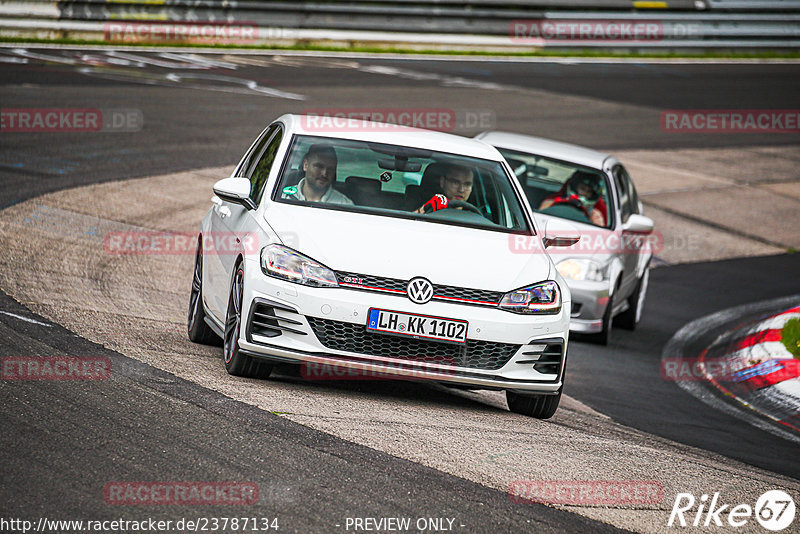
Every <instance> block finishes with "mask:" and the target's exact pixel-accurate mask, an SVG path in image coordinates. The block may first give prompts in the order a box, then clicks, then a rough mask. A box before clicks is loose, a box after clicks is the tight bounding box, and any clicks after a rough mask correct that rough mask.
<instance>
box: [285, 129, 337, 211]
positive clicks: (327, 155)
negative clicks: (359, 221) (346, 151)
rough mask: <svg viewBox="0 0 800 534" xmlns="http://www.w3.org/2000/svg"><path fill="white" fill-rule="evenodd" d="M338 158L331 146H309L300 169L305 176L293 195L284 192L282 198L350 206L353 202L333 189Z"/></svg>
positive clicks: (320, 144)
mask: <svg viewBox="0 0 800 534" xmlns="http://www.w3.org/2000/svg"><path fill="white" fill-rule="evenodd" d="M337 163H338V158H337V157H336V151H335V150H334V149H333V147H332V146H331V145H327V144H322V143H319V144H316V145H311V147H310V148H309V149H308V152H306V155H305V156H304V157H303V163H302V168H303V172H304V173H305V176H304V177H303V179H302V180H300V182H299V183H298V184H297V187H296V188H295V189H296V191H294V192H293V193H286V192H284V194H283V198H294V199H297V200H306V201H309V202H326V203H329V204H345V205H352V204H353V201H352V200H350V199H349V198H347V196H346V195H344V194H342V193H340V192H339V191H337V190H336V189H334V188H333V183H334V182H336V165H337Z"/></svg>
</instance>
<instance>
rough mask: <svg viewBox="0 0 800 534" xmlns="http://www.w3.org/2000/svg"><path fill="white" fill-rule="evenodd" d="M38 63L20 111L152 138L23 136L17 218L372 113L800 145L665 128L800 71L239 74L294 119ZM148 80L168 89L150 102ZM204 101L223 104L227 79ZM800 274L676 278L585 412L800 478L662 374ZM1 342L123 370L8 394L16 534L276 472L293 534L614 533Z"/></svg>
mask: <svg viewBox="0 0 800 534" xmlns="http://www.w3.org/2000/svg"><path fill="white" fill-rule="evenodd" d="M42 53H47V54H50V55H52V56H56V57H67V58H74V55H70V54H66V55H65V54H64V53H61V52H42ZM6 56H7V57H25V56H23V55H19V54H17V55H16V56H14V55H12V54H6ZM145 56H146V54H145ZM27 59H29V61H28V62H27V63H5V64H4V63H0V83H1V84H2V89H0V91H2V102H3V107H14V108H34V107H40V108H41V107H48V108H51V107H52V108H65V107H66V108H82V107H87V108H102V109H109V108H117V109H119V108H136V109H138V110H140V111H141V112H142V115H143V117H144V120H145V127H144V129H143V130H142V131H141V132H138V133H122V132H109V133H105V132H101V133H80V134H78V133H74V134H66V133H49V134H48V133H16V134H10V133H3V134H2V152H0V207H7V206H9V205H13V204H16V203H18V202H21V201H23V200H26V199H29V198H33V197H36V196H38V195H41V194H43V193H46V192H50V191H55V190H60V189H65V188H71V187H75V186H79V185H86V184H90V183H95V182H100V181H109V180H120V179H128V178H134V177H140V176H150V175H156V174H165V173H168V172H173V171H179V170H188V169H195V168H206V167H212V166H221V165H229V164H232V163H233V162H234V161H235V160H237V159H238V158H239V156H240V155H241V153H242V152H243V151H244V149H245V148H246V146H247V145H248V143H249V142H250V140H251V139H252V138H253V137H254V135H255V134H256V133H257V132H258V131H259V130H260V129H261V128H262V127H263V125H264V124H266V123H267V122H268V121H269V120H271V119H272V118H274V117H275V116H277V115H279V114H281V113H283V112H287V111H302V110H303V109H306V108H309V107H326V106H331V107H333V106H342V107H354V105H353V102H357V103H358V104H359V105H362V106H364V105H372V103H373V102H374V105H375V106H376V107H386V106H389V105H391V106H393V107H397V106H408V107H419V106H420V105H421V104H420V102H424V105H425V106H436V105H437V103H441V104H439V105H445V104H444V103H447V105H449V106H451V107H453V108H461V109H484V110H486V109H490V110H492V112H493V114H494V121H495V124H494V125H493V126H496V127H498V128H502V129H507V130H513V131H521V132H526V133H532V134H538V135H547V136H550V137H555V138H559V139H563V140H566V141H572V142H577V143H583V144H589V145H592V146H594V147H597V148H601V149H608V150H613V149H615V148H623V147H624V148H665V147H670V148H681V147H687V148H697V147H700V146H737V145H741V146H751V145H753V144H761V143H763V144H764V145H781V144H797V143H798V136H797V135H785V134H784V135H762V136H758V137H756V138H754V137H753V136H737V135H730V136H702V135H690V134H685V135H680V136H675V135H666V134H665V133H664V132H662V131H660V130H659V128H658V114H659V112H660V111H662V110H664V109H674V108H703V109H726V108H734V107H735V108H739V109H763V108H772V109H788V108H791V107H792V105H793V103H795V102H796V95H797V94H798V93H800V76H798V73H800V72H799V71H800V68H799V67H798V66H797V65H776V64H768V65H757V64H747V65H714V66H708V65H657V64H622V65H620V64H589V65H583V64H570V63H569V62H565V63H558V62H556V63H531V64H519V63H486V62H480V61H472V62H452V61H446V62H433V61H422V62H418V61H409V60H396V61H394V60H364V59H363V58H362V59H358V62H359V63H360V64H362V65H364V64H368V65H370V66H376V67H379V69H378V70H380V69H384V70H383V71H381V72H376V71H375V69H373V70H372V71H370V70H369V69H367V70H366V71H365V70H364V69H363V68H353V67H352V66H349V67H348V66H344V67H338V68H332V67H331V66H330V60H324V59H311V60H308V59H306V60H303V61H301V62H299V65H298V64H297V63H295V64H287V63H286V61H271V62H268V64H265V65H252V66H240V67H241V68H239V69H237V70H236V73H235V74H231V73H230V72H229V71H225V70H224V69H215V70H214V71H213V72H215V73H218V74H219V75H220V76H221V75H225V76H240V77H244V78H247V79H250V80H254V81H256V82H257V83H258V84H259V85H263V86H269V87H274V88H278V89H280V90H283V91H290V92H295V93H297V94H304V95H306V96H307V100H305V101H294V100H288V99H284V98H271V97H264V95H259V94H252V93H247V92H244V93H238V92H236V93H232V92H226V91H221V90H209V89H208V88H199V87H196V86H195V87H193V88H188V87H185V86H184V87H181V84H171V85H170V84H169V83H166V82H163V79H162V78H158V80H157V82H154V81H153V79H154V78H155V77H157V76H161V74H160V73H161V71H163V70H164V69H161V68H160V67H157V66H153V65H147V66H143V67H139V68H137V69H127V70H126V72H124V73H121V72H117V71H116V70H114V71H113V72H112V70H113V69H112V68H111V67H109V66H108V65H105V66H101V67H97V66H96V65H95V66H94V67H90V68H95V69H98V71H93V72H92V73H91V75H87V74H86V73H81V72H78V70H79V69H80V68H87V62H86V60H81V61H74V62H73V63H72V64H70V63H69V62H60V63H59V62H57V61H43V60H40V59H34V58H27ZM339 61H340V62H345V60H339ZM326 62H327V64H326ZM386 68H389V69H394V74H392V73H391V72H392V71H388V73H387V71H386V70H385V69H386ZM132 72H133V73H134V74H131V73H132ZM143 73H144V74H145V75H147V76H149V78H148V79H149V80H150V81H149V82H146V83H142V80H141V78H142V76H143ZM409 73H411V74H409ZM100 76H103V77H100ZM134 76H135V77H138V78H139V80H138V81H134V80H133V79H132V77H134ZM110 78H114V79H110ZM464 80H466V82H464ZM151 82H152V83H151ZM182 83H183V84H184V85H185V84H186V82H185V81H183V82H182ZM193 83H195V84H196V85H202V84H206V85H215V86H219V85H220V81H219V79H217V80H210V79H206V80H203V81H202V83H201V82H198V80H197V79H195V80H194V82H193ZM480 84H500V85H501V86H503V87H504V88H505V89H504V90H506V91H508V92H509V93H514V91H515V90H516V88H525V89H530V88H533V89H537V90H541V91H542V95H543V100H542V101H541V102H531V103H530V104H529V105H530V113H529V114H523V113H519V110H518V109H514V105H513V104H505V103H504V102H503V101H502V100H498V99H494V98H493V97H492V95H493V94H494V93H495V91H497V90H496V89H493V88H492V87H491V86H481V85H480ZM226 85H230V84H226ZM698 88H700V89H698ZM570 95H573V96H581V97H590V98H591V99H592V101H594V102H596V109H579V110H573V109H570V105H569V102H568V101H567V100H568V97H569V96H570ZM423 96H424V97H425V98H426V100H424V101H423V100H421V97H423ZM545 98H547V99H549V100H544V99H545ZM616 102H623V103H633V104H635V105H637V106H641V107H642V109H643V112H642V113H643V116H646V117H647V120H632V119H631V117H630V116H629V115H626V114H615V113H614V109H613V104H614V103H616ZM463 133H475V131H469V130H468V129H467V131H465V132H463ZM89 201H91V199H87V202H89ZM132 201H133V200H132ZM53 246H58V244H57V243H54V244H53ZM37 268H40V267H39V266H31V269H37ZM798 272H800V258H798V256H797V255H784V256H774V257H763V258H750V259H741V260H729V261H723V262H715V263H701V264H687V265H678V266H667V267H660V268H658V269H655V270H654V271H653V273H652V277H651V287H650V294H649V298H648V306H647V309H646V314H645V319H644V321H643V322H642V323H641V325H640V327H639V328H638V329H637V331H636V332H633V333H628V332H618V333H617V335H615V337H614V341H613V342H612V344H611V345H610V346H609V347H597V346H594V345H588V344H585V343H581V342H576V343H573V344H572V345H571V348H570V364H569V374H568V379H567V384H566V387H565V392H566V393H567V394H568V395H570V396H572V397H574V398H576V399H578V400H580V401H582V402H584V403H586V404H587V405H589V406H590V407H592V408H594V409H595V410H597V411H599V412H602V413H604V414H607V415H609V416H610V417H612V418H613V419H615V420H617V421H619V422H621V423H623V424H626V425H629V426H631V427H634V428H637V429H641V430H644V431H646V432H650V433H653V434H656V435H659V436H663V437H666V438H669V439H672V440H674V441H677V442H681V443H685V444H689V445H693V446H697V447H700V448H703V449H706V450H709V451H712V452H716V453H719V454H722V455H725V456H728V457H731V458H734V459H737V460H740V461H743V462H745V463H748V464H751V465H754V466H758V467H762V468H764V469H767V470H770V471H773V472H775V473H779V474H782V475H786V476H791V477H794V478H797V479H800V464H799V463H798V462H796V461H793V460H792V458H796V452H797V445H796V444H793V443H791V442H788V441H785V440H781V439H779V438H776V437H775V436H773V435H771V434H768V433H765V432H763V431H761V430H757V429H755V428H753V427H750V426H747V425H742V424H741V422H740V421H738V420H736V419H734V418H731V417H729V416H726V415H724V414H721V413H719V412H717V411H714V410H712V409H711V408H709V407H707V406H706V405H705V404H703V403H701V402H700V401H698V400H696V399H694V398H693V397H690V396H688V395H686V394H685V393H684V392H682V391H681V390H680V389H679V388H678V387H677V386H676V385H675V384H672V383H669V382H665V381H663V380H662V379H661V378H660V376H659V373H658V360H659V358H660V355H661V348H662V347H663V346H664V344H665V343H666V342H667V340H668V339H669V338H670V337H671V336H672V335H673V334H674V333H675V332H676V331H677V330H678V329H679V328H680V327H681V326H682V325H684V324H685V323H687V322H689V321H691V320H693V319H696V318H698V317H702V316H704V315H707V314H709V313H713V312H716V311H719V310H722V309H725V308H729V307H732V306H737V305H740V304H745V303H749V302H754V301H760V300H764V299H768V298H776V297H781V296H785V295H790V294H796V293H800V281H799V280H798V277H797V273H798ZM0 310H1V311H4V312H9V313H13V314H17V315H21V316H23V317H26V318H33V319H36V317H35V316H34V315H33V314H31V313H30V312H29V311H28V310H27V309H26V308H25V307H24V306H23V305H21V304H19V303H17V302H15V301H13V300H12V299H10V298H9V297H7V296H6V295H0ZM39 320H41V318H39ZM42 322H44V323H47V321H43V320H42ZM0 330H2V335H0V354H3V355H44V354H54V353H55V354H84V355H90V354H91V355H104V354H108V355H110V357H111V358H112V359H113V364H114V369H115V379H114V380H112V381H109V382H107V383H104V384H102V385H101V386H100V387H99V388H92V389H91V390H88V389H86V388H82V387H80V385H79V384H78V385H76V384H71V383H63V384H57V385H56V386H55V387H53V388H50V389H49V390H48V391H47V393H46V394H44V395H42V394H41V393H40V391H41V390H40V389H39V388H37V385H36V384H35V383H16V384H9V383H6V382H0V395H2V398H3V401H2V405H3V413H2V416H0V417H2V427H3V428H4V429H6V430H5V431H4V432H3V433H2V437H0V440H1V442H2V445H3V447H2V451H3V452H2V453H0V455H2V462H3V468H2V471H3V480H4V483H3V484H2V486H0V499H1V501H0V502H2V503H3V504H2V505H0V511H1V512H2V514H3V516H4V517H9V516H11V517H33V516H40V515H45V516H47V515H48V514H49V515H50V516H51V517H54V516H61V517H65V516H70V515H72V516H78V515H84V516H86V514H91V518H92V519H95V518H97V519H103V518H106V517H107V518H112V517H118V516H120V515H122V516H123V517H124V516H126V515H128V516H136V515H137V514H138V515H141V514H140V513H139V512H138V511H136V510H134V511H130V510H123V511H120V510H118V509H114V508H111V507H104V506H103V503H102V500H100V499H99V498H98V488H102V486H103V485H104V484H105V483H106V482H108V481H109V480H114V479H115V478H119V477H120V471H121V470H122V471H123V472H124V473H125V479H126V480H176V479H181V480H209V479H210V480H241V479H242V478H243V474H246V473H258V477H256V479H255V481H256V482H259V487H260V488H261V492H262V494H267V495H269V496H270V499H269V500H270V502H271V503H280V506H277V505H276V506H275V507H274V508H273V509H264V510H260V514H259V515H261V516H268V515H270V514H271V515H273V516H278V517H281V516H284V517H286V516H289V517H291V521H288V522H287V526H286V528H287V529H288V530H312V531H320V530H322V531H330V530H334V529H335V524H336V523H339V522H341V521H343V520H344V518H345V517H348V516H374V517H380V516H391V515H400V514H405V515H413V516H431V517H455V518H456V519H457V521H458V522H460V523H461V524H463V525H464V527H463V528H464V531H471V532H477V531H489V530H500V531H512V530H531V531H537V532H538V531H547V530H552V531H561V530H567V531H573V532H578V531H590V530H591V531H599V530H603V529H606V530H612V528H611V527H608V526H607V525H604V524H601V523H597V522H592V521H590V520H588V519H585V518H582V517H580V516H577V515H574V514H570V513H567V512H563V511H559V510H554V509H552V508H549V507H545V506H534V505H531V506H526V507H520V506H518V505H514V504H513V503H511V502H510V501H509V499H508V497H507V495H505V494H504V493H502V492H498V491H495V490H491V489H487V488H485V487H482V486H480V485H477V484H474V483H471V482H467V481H464V480H461V479H459V478H456V477H453V476H450V475H446V474H443V473H440V472H437V471H435V470H433V469H430V468H427V467H423V466H420V465H418V464H415V463H413V462H408V461H404V460H399V459H397V458H394V457H391V456H389V455H387V454H384V453H381V452H377V451H374V450H372V449H368V448H365V447H361V446H358V445H353V444H351V443H348V442H345V441H342V440H339V439H337V438H334V437H331V436H329V435H327V434H323V433H320V432H316V431H313V430H310V429H308V428H306V427H303V426H301V425H298V424H295V423H291V422H289V421H285V420H282V419H280V418H278V417H276V416H274V415H272V414H269V413H265V412H263V411H260V410H257V409H256V408H253V407H250V406H247V405H244V404H242V403H238V402H236V401H233V400H231V399H228V398H226V397H224V396H222V395H220V394H217V393H214V392H211V391H209V390H206V389H204V388H201V387H199V386H197V385H194V384H192V383H190V382H186V381H183V380H181V379H177V378H175V377H173V376H171V375H168V374H166V373H163V372H161V371H158V370H155V369H153V368H150V367H148V366H146V365H144V364H142V363H139V362H136V361H133V360H130V359H128V358H126V357H124V356H121V355H116V354H109V351H106V350H105V349H103V348H102V347H100V346H97V345H94V344H91V343H89V342H87V341H85V340H83V339H81V338H79V337H77V336H75V335H74V334H71V333H70V332H68V331H66V330H64V329H62V328H60V327H59V326H58V325H48V326H44V325H40V324H35V323H31V322H27V321H24V320H21V319H19V318H17V317H14V316H11V315H8V314H0ZM712 335H713V333H709V337H710V336H712ZM700 348H702V347H700ZM250 478H252V477H250ZM224 511H225V510H220V511H219V512H224ZM213 512H215V510H204V512H203V515H207V516H210V515H215V514H214V513H213ZM160 513H163V517H175V516H179V515H181V514H183V515H188V514H194V515H197V512H196V510H191V509H186V510H183V509H177V510H176V509H175V508H171V509H169V510H167V511H164V512H161V511H155V512H148V514H149V515H151V516H154V517H155V516H158V515H159V514H160ZM216 515H221V514H220V513H217V514H216ZM528 522H530V524H529V523H528Z"/></svg>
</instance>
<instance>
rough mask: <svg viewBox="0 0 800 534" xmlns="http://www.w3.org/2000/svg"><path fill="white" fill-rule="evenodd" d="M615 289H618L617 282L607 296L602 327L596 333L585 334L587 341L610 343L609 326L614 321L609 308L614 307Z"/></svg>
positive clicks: (602, 343) (600, 343)
mask: <svg viewBox="0 0 800 534" xmlns="http://www.w3.org/2000/svg"><path fill="white" fill-rule="evenodd" d="M617 290H619V282H617V287H616V288H614V292H613V293H612V294H611V295H609V296H608V304H607V305H606V311H605V312H603V326H602V329H601V330H600V331H599V332H597V333H596V334H589V335H588V336H586V339H587V340H588V341H591V342H592V343H597V344H598V345H608V344H609V343H611V326H612V325H613V323H614V317H612V316H611V310H612V309H613V307H614V295H616V294H617Z"/></svg>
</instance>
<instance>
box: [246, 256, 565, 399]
mask: <svg viewBox="0 0 800 534" xmlns="http://www.w3.org/2000/svg"><path fill="white" fill-rule="evenodd" d="M246 264H247V265H246V268H245V277H246V281H245V294H244V302H243V310H242V317H243V328H242V337H241V339H240V340H239V344H240V347H241V349H242V350H244V351H245V352H246V353H247V354H249V355H251V356H254V357H261V358H267V359H272V360H275V361H284V362H290V363H300V364H301V365H303V375H304V376H306V378H309V379H313V378H315V377H316V378H317V379H319V380H325V379H330V378H340V379H341V378H348V377H350V376H352V377H353V379H357V378H361V379H370V377H372V376H374V377H375V378H387V377H396V378H399V379H410V380H435V381H438V382H446V383H452V384H459V385H463V386H467V387H475V388H487V389H510V390H515V391H524V392H530V393H540V394H548V393H557V392H558V391H559V390H560V388H561V386H562V383H563V370H564V362H565V359H566V352H567V342H568V325H569V309H570V303H569V302H568V301H567V302H564V303H563V305H562V309H561V311H560V312H559V313H558V314H554V315H519V314H514V313H510V312H506V311H503V310H499V309H497V308H491V307H480V306H468V305H462V304H454V303H448V302H436V301H432V302H429V303H427V304H424V305H418V304H414V303H412V302H411V301H410V300H409V299H408V298H406V297H405V296H397V295H387V294H384V293H376V292H368V291H360V290H354V289H346V288H338V287H332V288H313V287H307V286H303V285H299V284H294V283H290V282H285V281H282V280H278V279H275V278H272V277H268V276H266V275H264V274H263V273H262V272H261V270H260V266H259V265H258V263H257V262H253V261H250V262H246ZM370 308H379V309H384V310H394V311H400V312H404V313H416V314H424V315H432V316H438V317H445V318H452V319H460V320H466V321H468V322H469V327H468V333H467V338H468V344H469V345H468V346H464V345H455V346H454V345H452V344H441V343H434V342H425V343H427V345H426V347H431V348H432V349H433V350H434V351H438V350H439V349H440V348H441V349H442V352H443V353H447V354H449V355H451V356H452V358H450V357H449V356H448V357H442V358H432V359H431V358H427V357H426V355H424V350H422V351H421V350H420V347H419V346H416V345H415V344H416V343H417V340H414V339H411V338H408V337H402V338H401V339H400V340H399V341H398V338H397V337H396V336H390V335H385V334H376V333H372V332H367V331H366V321H367V316H368V312H369V309H370ZM254 317H255V322H254ZM321 324H325V325H334V326H335V327H337V328H338V327H343V330H341V332H343V333H340V334H339V335H336V336H331V335H327V334H326V333H325V331H324V330H321V329H320V325H321ZM322 340H324V343H323V341H322ZM393 342H396V343H393ZM398 343H399V345H398ZM431 343H434V344H431ZM398 346H399V347H401V348H400V349H397V351H398V352H396V353H395V352H392V351H393V350H395V349H391V350H389V351H387V347H398ZM337 347H340V348H352V347H357V350H340V348H337ZM364 347H379V348H380V349H381V350H378V351H377V353H376V352H374V351H371V350H367V349H365V348H364ZM477 347H481V348H480V351H479V349H478V348H477ZM494 347H500V349H498V350H502V351H505V352H503V356H501V357H500V356H498V354H499V352H497V351H494ZM470 351H472V352H470ZM493 351H494V352H493ZM556 352H557V353H558V354H556ZM411 353H416V356H419V355H423V357H422V358H421V359H420V358H417V357H416V356H415V355H414V354H411ZM472 354H481V357H480V359H476V358H473V356H472ZM483 362H489V363H488V364H487V365H486V366H483ZM545 362H547V363H545ZM550 362H556V363H554V364H551V363H550ZM320 366H329V367H330V369H328V368H326V367H322V368H321V367H320ZM321 369H323V370H326V372H320V370H321ZM331 369H338V371H336V372H333V371H331ZM342 370H346V371H345V372H343V371H342ZM326 377H327V378H326Z"/></svg>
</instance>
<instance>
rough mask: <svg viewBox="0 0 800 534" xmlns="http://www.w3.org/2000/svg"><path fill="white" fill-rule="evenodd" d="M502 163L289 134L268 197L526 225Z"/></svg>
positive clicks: (509, 228)
mask: <svg viewBox="0 0 800 534" xmlns="http://www.w3.org/2000/svg"><path fill="white" fill-rule="evenodd" d="M510 180H511V178H510V176H508V174H507V173H506V172H505V170H504V168H503V166H502V165H501V164H500V163H498V162H496V161H490V160H483V159H478V158H471V157H466V156H459V155H454V154H449V153H444V152H437V151H433V150H421V149H417V148H411V147H404V146H397V145H387V144H380V143H371V142H366V141H351V140H346V139H334V138H328V137H316V136H295V137H294V139H293V141H292V145H291V147H290V149H289V152H288V155H287V157H286V160H285V162H284V166H283V169H282V173H281V177H280V179H279V180H278V183H277V186H276V188H275V190H274V191H273V194H272V198H273V200H275V201H278V202H288V203H299V204H304V205H310V206H314V207H320V208H326V209H339V210H345V211H354V212H360V213H366V214H375V215H382V216H390V217H398V218H414V219H422V220H429V221H432V222H440V223H443V224H452V225H458V226H472V227H479V228H485V229H488V230H496V231H503V232H524V233H529V226H528V223H527V220H526V218H525V216H524V208H523V206H522V204H521V203H520V200H519V198H518V197H517V194H516V193H515V191H514V188H513V187H512V185H511V183H510Z"/></svg>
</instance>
